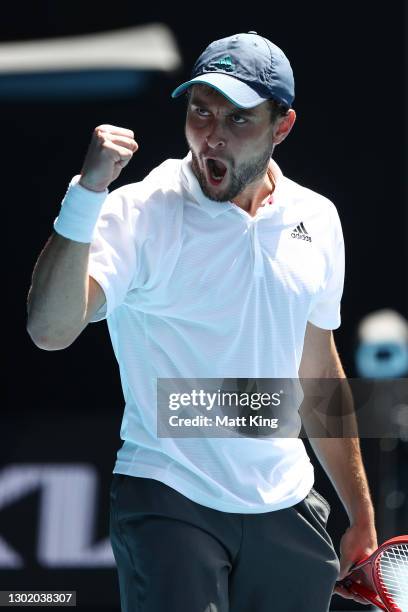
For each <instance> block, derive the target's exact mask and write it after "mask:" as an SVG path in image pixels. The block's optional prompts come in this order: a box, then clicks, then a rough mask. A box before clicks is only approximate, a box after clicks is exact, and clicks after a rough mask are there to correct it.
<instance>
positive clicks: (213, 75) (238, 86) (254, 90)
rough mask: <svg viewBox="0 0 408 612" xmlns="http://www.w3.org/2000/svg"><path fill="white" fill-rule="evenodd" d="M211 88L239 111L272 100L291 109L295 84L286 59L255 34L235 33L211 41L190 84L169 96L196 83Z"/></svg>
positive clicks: (180, 92)
mask: <svg viewBox="0 0 408 612" xmlns="http://www.w3.org/2000/svg"><path fill="white" fill-rule="evenodd" d="M197 83H198V84H199V83H201V84H205V85H210V87H213V88H214V89H216V90H217V91H219V92H220V93H222V94H223V95H224V96H225V97H226V98H227V99H228V100H229V101H230V102H232V103H233V104H234V105H235V106H238V107H239V108H253V107H254V106H257V105H258V104H261V103H262V102H264V101H265V100H269V99H271V98H273V99H274V100H276V101H277V102H281V103H283V104H285V105H286V106H288V107H290V106H292V103H293V100H294V97H295V81H294V78H293V72H292V68H291V65H290V63H289V60H288V58H287V57H286V55H285V54H284V53H283V51H282V50H281V49H279V47H277V46H276V45H274V44H273V43H272V42H271V41H270V40H267V39H266V38H264V37H263V36H259V35H258V34H257V33H256V32H248V34H234V35H233V36H228V37H227V38H221V39H220V40H216V41H214V42H212V43H211V44H210V45H208V47H207V48H206V49H205V51H204V52H203V53H202V54H201V55H200V57H199V58H198V60H197V61H196V63H195V64H194V67H193V71H192V75H191V79H190V81H186V82H185V83H182V84H181V85H179V87H177V89H175V90H174V91H173V93H172V94H171V96H172V98H177V96H179V95H181V94H182V93H184V92H185V91H186V90H187V89H188V88H189V87H191V86H192V85H195V84H197Z"/></svg>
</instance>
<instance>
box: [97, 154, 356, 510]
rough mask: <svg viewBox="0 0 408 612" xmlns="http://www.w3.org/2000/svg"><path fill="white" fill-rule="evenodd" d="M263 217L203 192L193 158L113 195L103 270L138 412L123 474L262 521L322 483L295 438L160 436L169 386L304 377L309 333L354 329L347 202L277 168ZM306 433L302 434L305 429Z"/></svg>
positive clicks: (131, 414)
mask: <svg viewBox="0 0 408 612" xmlns="http://www.w3.org/2000/svg"><path fill="white" fill-rule="evenodd" d="M271 168H272V171H273V173H274V176H275V180H276V187H275V192H274V194H273V201H272V203H271V204H270V205H266V206H264V207H261V208H259V209H258V211H257V214H256V215H255V217H251V216H250V215H249V214H248V213H246V212H245V211H243V210H242V209H240V208H239V207H238V206H236V205H235V204H233V203H230V202H214V201H212V200H209V199H208V198H207V197H205V196H204V194H203V193H202V191H201V189H200V187H199V184H198V182H197V179H196V178H195V176H194V174H193V172H192V170H191V154H189V155H188V156H187V157H186V158H185V159H183V160H177V159H169V160H167V161H165V162H164V163H163V164H161V165H160V166H158V167H157V168H155V169H154V170H153V171H152V172H151V173H150V174H149V175H148V176H147V177H146V178H145V179H144V180H143V181H141V182H139V183H135V184H130V185H126V186H124V187H121V188H119V189H117V190H115V191H113V192H112V193H111V194H109V196H108V197H107V199H106V201H105V203H104V206H103V209H102V213H101V216H100V218H99V221H98V225H97V228H96V231H95V234H94V240H93V242H92V246H91V256H90V264H89V274H90V275H91V276H92V277H93V278H94V279H95V280H96V281H97V282H98V283H99V284H100V285H101V287H102V288H103V290H104V292H105V296H106V304H105V305H104V307H103V308H102V309H101V311H100V312H98V313H97V315H96V316H95V320H100V319H102V318H104V317H106V319H107V323H108V327H109V332H110V336H111V339H112V345H113V348H114V351H115V355H116V358H117V360H118V363H119V369H120V376H121V382H122V388H123V393H124V398H125V402H126V406H125V410H124V415H123V422H122V427H121V438H122V440H123V446H122V447H121V449H120V450H119V452H118V456H117V461H116V465H115V468H114V472H116V473H121V474H128V475H132V476H141V477H147V478H153V479H157V480H159V481H161V482H163V483H165V484H167V485H169V486H170V487H173V488H174V489H176V490H177V491H179V492H180V493H182V494H183V495H185V496H186V497H188V498H190V499H192V500H193V501H195V502H197V503H200V504H202V505H204V506H208V507H211V508H215V509H217V510H221V511H225V512H238V513H261V512H269V511H271V510H278V509H281V508H286V507H289V506H292V505H294V504H296V503H298V502H299V501H301V500H302V499H303V498H304V497H305V496H306V495H307V493H308V492H309V490H310V488H311V487H312V485H313V467H312V465H311V463H310V461H309V458H308V456H307V453H306V451H305V448H304V444H303V442H302V440H300V439H298V438H296V437H294V438H273V439H272V438H266V439H265V438H263V439H259V438H243V437H241V438H209V437H197V438H158V436H157V434H156V431H157V430H156V427H157V422H156V410H157V406H156V381H157V378H193V379H195V378H221V379H222V378H297V377H298V370H299V365H300V360H301V356H302V349H303V342H304V336H305V330H306V324H307V322H308V321H311V322H312V323H313V324H314V325H317V326H319V327H321V328H324V329H335V328H337V327H338V326H339V325H340V298H341V295H342V289H343V276H344V247H343V236H342V231H341V225H340V221H339V218H338V215H337V211H336V209H335V207H334V205H333V204H332V203H331V202H330V201H329V200H327V199H326V198H325V197H323V196H321V195H319V194H317V193H315V192H313V191H311V190H310V189H306V188H305V187H302V186H300V185H298V184H297V183H295V182H294V181H292V180H290V179H288V178H286V177H284V176H283V175H282V173H281V171H280V169H279V167H278V166H277V164H276V163H275V162H274V161H273V160H271ZM299 429H300V425H299Z"/></svg>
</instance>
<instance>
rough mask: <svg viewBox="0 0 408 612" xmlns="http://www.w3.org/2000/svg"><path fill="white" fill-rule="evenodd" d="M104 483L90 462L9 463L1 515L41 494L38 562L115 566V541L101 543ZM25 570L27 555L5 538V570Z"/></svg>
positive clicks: (1, 477)
mask: <svg viewBox="0 0 408 612" xmlns="http://www.w3.org/2000/svg"><path fill="white" fill-rule="evenodd" d="M98 482H99V481H98V474H97V471H96V469H95V468H94V466H92V465H89V464H30V463H29V464H16V465H8V466H7V467H5V468H4V469H3V470H2V471H1V472H0V511H1V510H2V509H3V508H5V507H7V506H9V505H11V504H13V503H16V502H18V501H20V500H21V499H23V498H24V497H26V496H27V495H30V494H32V493H33V492H35V491H39V492H40V507H39V514H38V516H39V518H38V526H36V532H37V533H38V537H37V560H38V562H39V563H40V564H41V565H42V566H44V567H48V568H62V567H65V568H79V567H88V568H100V567H114V566H115V560H114V556H113V553H112V548H111V545H110V540H109V538H105V539H103V540H101V541H99V542H95V527H96V524H97V512H98V508H99V504H98ZM33 520H34V517H33ZM33 528H34V525H33ZM23 567H24V558H23V556H22V555H21V554H20V553H19V551H17V550H14V549H13V548H12V546H11V545H10V544H9V543H8V542H7V541H6V539H4V536H2V535H0V569H21V568H23Z"/></svg>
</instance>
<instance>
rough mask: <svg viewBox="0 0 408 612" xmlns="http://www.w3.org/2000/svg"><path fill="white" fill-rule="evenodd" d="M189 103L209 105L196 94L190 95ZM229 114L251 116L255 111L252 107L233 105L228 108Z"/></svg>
mask: <svg viewBox="0 0 408 612" xmlns="http://www.w3.org/2000/svg"><path fill="white" fill-rule="evenodd" d="M190 104H191V105H192V106H209V105H210V104H211V103H210V102H208V101H206V100H204V99H203V98H199V97H198V96H194V97H193V96H191V98H190ZM230 114H231V115H245V116H247V117H252V116H253V115H254V114H255V113H254V110H253V109H252V108H239V106H234V107H233V108H232V109H230Z"/></svg>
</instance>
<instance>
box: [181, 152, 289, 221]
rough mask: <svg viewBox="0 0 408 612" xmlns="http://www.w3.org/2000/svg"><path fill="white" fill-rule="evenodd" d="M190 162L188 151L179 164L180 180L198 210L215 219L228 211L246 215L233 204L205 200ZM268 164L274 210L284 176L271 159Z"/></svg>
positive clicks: (279, 197) (279, 203) (190, 157)
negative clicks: (272, 181)
mask: <svg viewBox="0 0 408 612" xmlns="http://www.w3.org/2000/svg"><path fill="white" fill-rule="evenodd" d="M191 160H192V155H191V151H190V152H189V153H188V155H186V157H185V158H184V159H183V160H182V162H181V179H182V183H183V186H184V187H185V189H186V190H187V192H188V193H189V195H190V196H191V198H192V199H193V200H194V201H195V202H196V203H197V204H198V205H199V206H200V208H202V209H203V210H204V211H205V212H206V213H208V214H209V215H210V216H211V217H217V216H218V215H221V214H223V213H225V212H227V211H229V210H238V211H239V212H243V213H244V214H247V213H245V211H242V210H241V209H240V208H239V206H237V205H236V204H234V203H233V202H215V201H214V200H210V198H207V196H205V195H204V193H203V192H202V190H201V187H200V184H199V182H198V180H197V178H196V176H195V174H194V172H193V170H192V167H191ZM269 163H270V167H271V169H272V173H273V175H274V177H275V190H274V192H273V194H272V195H273V205H272V206H273V208H274V209H276V208H278V206H280V205H281V203H282V198H281V196H282V191H283V183H284V176H283V174H282V172H281V169H280V168H279V166H278V164H277V163H276V162H275V161H274V160H273V159H272V158H271V160H270V162H269ZM265 210H266V207H265Z"/></svg>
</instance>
